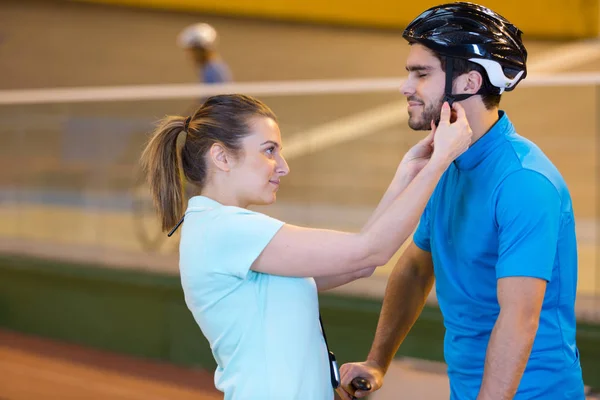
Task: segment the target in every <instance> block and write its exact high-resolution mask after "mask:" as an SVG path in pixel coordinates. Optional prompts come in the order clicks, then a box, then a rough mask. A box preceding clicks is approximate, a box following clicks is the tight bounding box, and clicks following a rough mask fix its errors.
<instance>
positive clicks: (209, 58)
mask: <svg viewBox="0 0 600 400" xmlns="http://www.w3.org/2000/svg"><path fill="white" fill-rule="evenodd" d="M177 44H178V46H179V47H180V48H182V49H184V50H185V51H186V52H188V54H189V56H190V58H191V59H192V61H193V63H194V66H195V68H196V70H197V76H198V80H199V81H200V83H206V84H212V83H229V82H231V81H232V76H231V71H230V69H229V66H228V65H227V63H225V61H223V59H222V58H221V56H220V55H219V52H218V51H217V31H216V30H215V28H213V27H212V26H211V25H209V24H206V23H203V22H201V23H197V24H194V25H190V26H188V27H186V28H185V29H184V30H183V31H181V33H180V34H179V36H178V37H177Z"/></svg>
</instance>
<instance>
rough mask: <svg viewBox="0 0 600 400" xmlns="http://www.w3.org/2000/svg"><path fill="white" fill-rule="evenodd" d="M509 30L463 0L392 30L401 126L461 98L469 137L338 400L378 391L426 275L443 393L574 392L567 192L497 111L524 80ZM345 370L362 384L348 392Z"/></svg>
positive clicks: (552, 398)
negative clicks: (432, 295) (440, 324)
mask: <svg viewBox="0 0 600 400" xmlns="http://www.w3.org/2000/svg"><path fill="white" fill-rule="evenodd" d="M521 34H522V32H521V31H520V30H519V29H518V28H517V27H516V26H514V25H513V24H511V23H510V22H509V21H508V20H506V19H505V18H503V17H502V16H500V15H498V14H497V13H495V12H494V11H492V10H490V9H488V8H485V7H482V6H479V5H476V4H472V3H451V4H444V5H440V6H436V7H433V8H431V9H428V10H426V11H425V12H423V13H422V14H421V15H419V16H418V17H417V18H416V19H415V20H413V21H412V22H411V23H410V24H409V25H408V27H407V28H406V30H405V31H404V35H403V36H404V38H405V39H406V40H407V41H408V42H409V44H410V51H409V55H408V59H407V63H406V69H407V70H408V72H409V75H408V78H407V80H406V81H405V83H404V85H403V87H402V92H403V93H404V95H405V96H406V97H407V100H408V113H409V122H408V123H409V126H410V127H411V128H412V129H414V130H426V129H428V128H429V126H430V122H431V120H432V119H434V118H435V117H436V115H438V112H439V109H440V107H441V105H442V103H443V102H444V101H450V102H454V101H455V102H460V103H461V104H462V105H463V107H464V109H465V111H466V115H467V119H468V121H469V124H470V125H471V127H472V129H473V132H474V136H473V138H474V140H475V142H474V143H473V145H472V146H471V147H470V148H469V150H468V151H466V152H465V153H464V154H462V155H461V156H460V157H458V159H457V160H456V161H455V162H454V163H452V164H451V165H450V167H449V168H448V170H447V171H446V172H445V173H444V176H443V177H442V179H441V180H440V182H439V184H438V186H437V188H436V189H435V192H434V193H433V195H432V197H431V199H430V200H429V202H428V204H427V207H426V209H425V211H424V212H423V214H422V216H421V220H420V223H419V226H418V229H417V231H416V232H415V234H414V238H413V242H412V243H411V244H410V245H409V246H408V248H407V250H406V251H405V252H404V253H403V254H402V256H401V258H400V259H399V261H398V263H397V264H396V266H395V268H394V270H393V271H392V273H391V275H390V279H389V280H388V285H387V288H386V292H385V297H384V302H383V308H382V310H381V314H380V319H379V323H378V326H377V331H376V334H375V339H374V341H373V344H372V347H371V350H370V352H369V355H368V357H367V361H365V362H362V363H350V364H345V365H343V366H342V367H341V368H340V373H341V376H342V387H343V388H344V390H340V391H339V392H340V396H342V397H343V398H344V399H350V396H351V395H354V396H356V397H357V398H361V397H364V396H366V395H368V394H369V393H370V392H372V391H375V390H377V389H378V388H380V387H381V385H382V384H383V377H384V375H385V373H386V371H387V369H388V368H389V365H390V363H391V362H392V359H393V357H394V355H395V353H396V352H397V350H398V348H399V347H400V345H401V344H402V341H403V340H404V338H405V337H406V335H407V334H408V332H409V330H410V329H411V327H412V325H413V324H414V322H415V321H416V319H417V318H418V316H419V314H420V313H421V310H422V309H423V306H424V304H425V301H426V299H427V296H428V294H429V292H430V290H431V288H432V285H433V282H434V277H435V281H436V294H437V300H438V303H439V307H440V310H441V312H442V315H443V317H444V326H445V328H446V329H445V338H444V358H445V361H446V363H447V365H448V377H449V381H450V392H451V399H452V400H475V399H477V400H499V399H513V398H514V399H519V400H525V399H527V400H529V399H545V400H583V399H584V398H585V395H584V385H583V380H582V371H581V365H580V361H579V351H578V349H577V345H576V340H575V338H576V335H575V333H576V332H575V331H576V318H575V297H576V293H577V242H576V236H575V220H574V214H573V205H572V202H571V196H570V194H569V190H568V188H567V185H566V183H565V181H564V179H563V177H562V176H561V174H560V173H559V171H558V170H557V169H556V167H555V166H554V165H553V164H552V162H551V161H550V160H549V159H548V158H547V157H546V155H545V154H544V153H543V152H542V151H541V150H540V149H539V148H538V147H537V146H536V145H535V144H534V143H532V142H531V141H529V140H527V139H525V138H524V137H522V136H520V135H518V134H517V133H516V130H515V128H514V126H513V125H512V123H511V121H510V119H509V118H508V115H507V114H506V113H505V112H504V111H501V110H499V103H500V96H501V94H502V93H503V92H504V91H505V90H507V91H508V90H513V89H514V88H515V87H516V86H517V84H518V83H519V82H520V81H521V80H522V79H523V78H525V76H526V74H527V72H526V71H527V70H526V61H527V51H526V49H525V46H524V45H523V42H522V40H521ZM454 104H456V103H454ZM357 376H360V377H363V378H365V379H367V380H368V381H369V382H370V384H371V387H372V388H371V390H370V391H358V392H355V391H354V389H353V387H352V385H351V381H352V379H354V378H355V377H357Z"/></svg>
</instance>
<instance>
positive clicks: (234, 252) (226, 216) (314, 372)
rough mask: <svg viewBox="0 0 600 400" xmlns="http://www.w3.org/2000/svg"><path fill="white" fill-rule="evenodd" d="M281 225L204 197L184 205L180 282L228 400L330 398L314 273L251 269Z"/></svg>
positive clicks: (260, 215) (329, 382)
mask: <svg viewBox="0 0 600 400" xmlns="http://www.w3.org/2000/svg"><path fill="white" fill-rule="evenodd" d="M282 226H283V222H281V221H278V220H276V219H273V218H270V217H268V216H266V215H264V214H260V213H257V212H253V211H249V210H246V209H243V208H238V207H230V206H223V205H221V204H219V203H217V202H216V201H213V200H211V199H209V198H207V197H203V196H196V197H193V198H191V199H190V201H189V204H188V209H187V211H186V214H185V222H184V224H183V229H182V232H181V243H180V273H181V283H182V286H183V290H184V293H185V301H186V304H187V306H188V308H189V309H190V311H191V312H192V314H193V316H194V318H195V320H196V322H197V323H198V325H199V326H200V329H201V330H202V333H203V334H204V336H206V338H207V339H208V342H209V343H210V347H211V349H212V353H213V356H214V358H215V360H216V362H217V369H216V371H215V386H216V387H217V389H219V390H221V391H223V392H224V394H225V400H254V399H256V400H294V399H298V400H309V399H310V400H313V399H314V400H331V399H333V388H332V386H331V379H330V372H329V359H328V355H327V349H326V346H325V341H324V339H323V335H322V333H321V328H320V326H319V304H318V297H317V288H316V285H315V281H314V279H312V278H292V277H283V276H276V275H269V274H263V273H258V272H255V271H252V270H250V267H251V266H252V263H253V262H254V260H256V258H257V257H258V256H259V255H260V253H261V252H262V251H263V250H264V248H265V247H266V246H267V244H268V243H269V242H270V241H271V239H272V238H273V236H274V235H275V234H276V233H277V232H278V231H279V229H280V228H281V227H282Z"/></svg>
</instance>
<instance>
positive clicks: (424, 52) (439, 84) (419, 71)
mask: <svg viewBox="0 0 600 400" xmlns="http://www.w3.org/2000/svg"><path fill="white" fill-rule="evenodd" d="M406 70H407V71H408V79H407V80H406V81H405V82H404V84H403V85H402V87H401V89H400V90H401V91H402V94H404V95H405V96H406V100H407V102H408V116H409V119H408V126H410V128H411V129H414V130H419V131H422V130H430V129H431V121H432V120H433V121H434V122H435V123H436V124H437V123H438V122H439V118H440V112H441V110H442V104H443V98H444V86H445V83H446V74H445V73H444V71H442V65H441V63H440V60H439V59H438V58H437V57H436V56H435V55H434V54H433V53H432V52H431V50H429V49H427V48H426V47H425V46H423V45H420V44H416V43H415V44H413V45H411V46H410V51H409V53H408V59H407V60H406Z"/></svg>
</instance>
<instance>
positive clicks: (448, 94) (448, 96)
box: [443, 57, 483, 107]
mask: <svg viewBox="0 0 600 400" xmlns="http://www.w3.org/2000/svg"><path fill="white" fill-rule="evenodd" d="M453 72H454V66H453V63H452V59H451V58H450V57H447V58H446V88H445V89H444V99H443V101H444V102H446V101H447V102H448V104H449V105H450V107H452V104H454V102H455V101H463V100H466V99H468V98H469V97H471V96H475V95H476V94H481V90H480V91H478V92H477V93H463V94H452V75H453ZM482 89H483V88H482Z"/></svg>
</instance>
